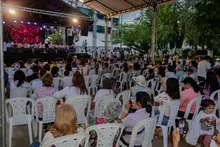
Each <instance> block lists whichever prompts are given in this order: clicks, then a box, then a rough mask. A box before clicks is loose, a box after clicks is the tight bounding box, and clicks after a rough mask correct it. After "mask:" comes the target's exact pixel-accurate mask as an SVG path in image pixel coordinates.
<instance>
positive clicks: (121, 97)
mask: <svg viewBox="0 0 220 147" xmlns="http://www.w3.org/2000/svg"><path fill="white" fill-rule="evenodd" d="M130 97H131V90H125V91H122V92H120V93H119V94H118V95H117V96H116V98H115V99H116V100H117V101H119V102H120V103H121V105H122V110H124V109H125V104H126V102H127V101H128V100H129V99H130Z"/></svg>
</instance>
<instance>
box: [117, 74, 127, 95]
mask: <svg viewBox="0 0 220 147" xmlns="http://www.w3.org/2000/svg"><path fill="white" fill-rule="evenodd" d="M126 82H127V74H126V73H125V72H121V74H120V77H119V80H118V81H117V83H119V84H120V87H119V88H120V91H122V90H123V87H124V84H126ZM116 86H117V84H116Z"/></svg>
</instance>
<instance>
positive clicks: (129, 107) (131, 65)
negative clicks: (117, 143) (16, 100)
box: [5, 56, 220, 147]
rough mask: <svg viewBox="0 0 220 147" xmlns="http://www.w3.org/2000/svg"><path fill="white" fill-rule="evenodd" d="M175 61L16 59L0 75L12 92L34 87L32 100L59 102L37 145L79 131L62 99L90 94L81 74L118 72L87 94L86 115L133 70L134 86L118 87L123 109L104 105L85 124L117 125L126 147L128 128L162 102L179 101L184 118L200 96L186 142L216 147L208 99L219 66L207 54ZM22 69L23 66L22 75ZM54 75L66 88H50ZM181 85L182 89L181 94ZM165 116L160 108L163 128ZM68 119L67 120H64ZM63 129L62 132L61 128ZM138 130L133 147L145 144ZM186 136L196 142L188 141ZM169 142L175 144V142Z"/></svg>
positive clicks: (72, 112)
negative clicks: (121, 127) (120, 126)
mask: <svg viewBox="0 0 220 147" xmlns="http://www.w3.org/2000/svg"><path fill="white" fill-rule="evenodd" d="M175 60H176V58H175ZM175 60H172V61H169V62H170V63H168V64H162V62H160V61H158V62H156V63H155V64H152V63H149V62H148V61H145V60H144V58H143V57H137V58H129V59H126V58H125V59H120V58H112V59H110V58H109V57H106V58H105V57H103V58H97V59H77V57H76V56H74V57H72V56H68V57H67V58H66V60H64V59H60V60H57V61H42V59H36V60H35V61H34V62H27V63H25V64H24V62H22V61H19V62H17V63H15V64H13V65H12V66H13V68H14V70H13V73H8V70H7V68H5V75H7V76H5V83H6V84H7V85H10V89H11V90H12V89H15V88H17V87H28V88H32V89H34V94H35V97H36V99H41V98H44V97H47V96H52V97H54V98H55V99H59V102H58V103H57V109H56V117H55V121H54V125H52V127H51V128H49V131H48V132H47V133H46V134H45V136H44V139H43V142H42V143H45V142H47V141H49V140H52V139H54V138H58V137H61V136H65V135H69V134H74V133H77V132H80V131H82V128H80V127H79V126H77V125H76V112H75V110H74V108H72V106H70V105H68V104H66V103H65V99H68V98H74V97H76V96H79V95H89V94H90V92H89V89H87V88H88V87H86V83H85V79H84V77H85V76H91V75H99V77H102V76H103V75H105V74H108V73H113V70H117V71H118V72H119V75H117V76H116V77H105V78H103V79H102V80H101V79H99V81H100V82H101V83H100V85H99V86H98V83H97V87H98V90H97V92H96V94H93V95H91V96H92V99H91V101H92V103H91V111H92V110H93V109H95V103H96V102H97V101H98V100H100V99H102V98H103V97H104V96H105V95H110V94H112V95H117V94H118V93H119V92H121V91H119V87H118V84H117V81H118V80H119V79H120V74H121V73H125V74H126V76H127V78H128V77H129V76H130V75H131V74H132V73H134V72H135V73H136V74H135V75H134V76H133V77H132V81H134V85H131V87H129V86H128V85H129V84H125V85H123V88H122V90H126V89H129V90H130V91H131V95H130V96H129V98H128V99H129V101H127V102H126V103H125V110H122V106H121V104H120V102H118V101H117V102H116V101H113V102H110V103H109V104H108V105H106V106H105V112H104V116H103V117H101V118H99V117H97V118H93V119H92V120H91V121H90V124H89V125H98V124H102V123H122V124H123V125H124V126H125V129H124V132H123V134H122V136H121V137H120V140H121V141H122V142H123V144H125V145H129V140H130V137H131V132H132V129H133V127H134V126H135V125H136V124H138V123H139V122H141V121H142V120H146V119H149V118H151V117H154V116H156V115H160V113H161V110H162V109H161V108H162V107H163V106H164V105H165V104H167V103H169V102H172V101H174V100H180V107H179V110H178V115H177V117H180V118H183V117H184V114H185V111H186V108H187V105H188V103H189V102H190V101H191V100H193V99H196V98H197V97H198V96H200V95H204V100H202V103H201V108H202V109H201V111H200V112H199V113H198V114H197V113H196V112H195V107H196V103H193V105H192V107H191V109H190V115H189V117H188V119H192V118H193V116H194V114H195V113H196V114H197V115H196V117H195V119H194V120H192V127H191V130H188V133H187V134H186V142H187V143H189V144H191V145H194V146H195V145H203V146H205V147H209V145H210V144H218V139H219V137H218V136H219V134H218V135H217V139H216V140H214V141H213V140H212V136H213V135H214V130H215V129H216V130H218V129H219V128H217V127H216V126H217V124H218V122H220V120H219V118H218V117H217V116H216V114H215V111H214V110H215V106H216V104H215V102H214V101H213V100H210V95H211V94H212V93H213V92H214V91H216V90H219V89H220V82H219V81H220V70H219V64H217V63H216V64H215V65H212V63H211V62H210V57H208V56H207V57H202V58H201V61H200V62H198V63H197V64H198V66H195V63H192V62H193V61H190V60H188V61H187V63H186V62H181V61H177V62H176V61H175ZM217 62H219V61H217ZM22 68H25V69H26V72H24V71H23V70H22ZM58 77H60V78H63V79H64V78H66V80H65V81H66V82H69V83H70V84H69V85H67V86H66V87H62V88H61V89H55V88H54V84H53V79H54V78H58ZM68 77H71V81H69V78H68ZM183 77H185V78H183ZM150 80H154V81H158V85H160V87H161V88H160V89H154V90H155V91H156V90H157V93H156V94H153V95H151V94H149V93H147V92H146V91H145V89H147V88H149V87H148V85H147V83H148V81H150ZM126 82H130V81H126ZM181 85H182V90H180V86H181ZM151 86H153V85H151ZM152 96H153V97H152ZM15 97H16V96H15ZM131 103H132V104H131ZM38 110H39V114H40V115H39V117H42V113H43V107H42V105H40V104H39V105H38ZM169 115H170V113H169V110H165V113H164V116H163V120H162V125H165V126H166V125H167V124H168V120H169V119H170V116H169ZM68 116H71V118H68V119H66V118H67V117H68ZM64 121H66V122H64ZM68 121H69V122H68ZM208 122H210V123H209V125H210V128H209V130H208V131H205V130H204V128H203V127H204V125H206V123H208ZM57 124H59V125H57ZM64 127H65V128H66V129H63V128H64ZM192 128H193V129H192ZM143 132H144V131H143ZM143 132H140V133H139V134H138V135H137V138H136V141H135V145H136V146H141V145H142V142H143V140H144V138H143V136H144V135H143ZM176 132H178V131H177V130H175V131H174V133H173V136H175V137H178V136H177V134H175V133H176ZM195 133H196V135H195ZM191 136H194V137H196V138H193V139H192V137H191ZM96 137H97V136H96V134H93V135H91V138H90V139H91V140H93V141H91V146H96V142H95V141H94V140H95V139H94V138H96ZM174 141H176V142H179V140H178V138H177V140H174ZM34 143H36V142H34Z"/></svg>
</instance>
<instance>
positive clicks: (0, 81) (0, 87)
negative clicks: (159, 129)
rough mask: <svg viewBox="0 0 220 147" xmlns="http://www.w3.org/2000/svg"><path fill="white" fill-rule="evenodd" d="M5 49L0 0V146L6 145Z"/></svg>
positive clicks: (0, 0)
mask: <svg viewBox="0 0 220 147" xmlns="http://www.w3.org/2000/svg"><path fill="white" fill-rule="evenodd" d="M4 89H5V88H4V50H3V24H2V0H0V100H1V102H0V146H1V147H5V146H6V144H5V143H6V139H5V135H6V134H5V94H4V93H5V91H4Z"/></svg>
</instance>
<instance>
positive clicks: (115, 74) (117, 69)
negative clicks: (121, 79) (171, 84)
mask: <svg viewBox="0 0 220 147" xmlns="http://www.w3.org/2000/svg"><path fill="white" fill-rule="evenodd" d="M119 74H120V69H119V68H115V69H113V71H112V77H114V78H116V79H117V78H118V76H119Z"/></svg>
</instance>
